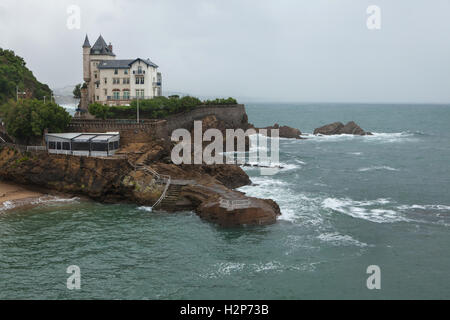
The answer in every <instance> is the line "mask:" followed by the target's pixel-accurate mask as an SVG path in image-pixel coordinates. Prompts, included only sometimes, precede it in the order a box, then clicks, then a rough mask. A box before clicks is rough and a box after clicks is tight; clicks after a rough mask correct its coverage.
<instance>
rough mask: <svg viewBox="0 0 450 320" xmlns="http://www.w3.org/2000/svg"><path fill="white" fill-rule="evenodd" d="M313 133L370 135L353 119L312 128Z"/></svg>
mask: <svg viewBox="0 0 450 320" xmlns="http://www.w3.org/2000/svg"><path fill="white" fill-rule="evenodd" d="M314 134H322V135H335V134H353V135H358V136H365V135H372V133H370V132H366V131H364V130H363V129H362V128H361V127H360V126H358V125H357V124H356V123H355V122H354V121H350V122H349V123H347V124H346V125H344V124H343V123H342V122H334V123H331V124H327V125H325V126H323V127H320V128H317V129H315V130H314Z"/></svg>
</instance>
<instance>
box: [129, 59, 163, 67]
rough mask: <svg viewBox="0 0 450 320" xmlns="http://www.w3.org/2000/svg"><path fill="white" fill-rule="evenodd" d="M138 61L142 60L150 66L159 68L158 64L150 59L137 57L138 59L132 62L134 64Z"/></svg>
mask: <svg viewBox="0 0 450 320" xmlns="http://www.w3.org/2000/svg"><path fill="white" fill-rule="evenodd" d="M136 61H142V62H144V63H145V64H146V65H148V66H150V67H154V68H158V66H157V65H156V64H154V63H153V62H151V61H150V59H141V58H137V59H135V60H133V62H132V63H131V64H134V63H135V62H136Z"/></svg>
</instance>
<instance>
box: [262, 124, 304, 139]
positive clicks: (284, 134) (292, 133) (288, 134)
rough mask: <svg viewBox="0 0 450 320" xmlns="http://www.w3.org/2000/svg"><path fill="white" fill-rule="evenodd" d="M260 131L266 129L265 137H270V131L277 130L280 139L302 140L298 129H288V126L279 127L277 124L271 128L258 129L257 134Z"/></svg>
mask: <svg viewBox="0 0 450 320" xmlns="http://www.w3.org/2000/svg"><path fill="white" fill-rule="evenodd" d="M261 129H266V130H267V135H268V136H269V137H270V136H271V130H273V129H278V130H279V137H280V138H288V139H304V138H302V137H301V135H302V132H301V131H300V130H299V129H296V128H292V127H288V126H280V125H279V124H278V123H275V124H274V125H273V126H270V127H265V128H259V129H258V132H260V131H261Z"/></svg>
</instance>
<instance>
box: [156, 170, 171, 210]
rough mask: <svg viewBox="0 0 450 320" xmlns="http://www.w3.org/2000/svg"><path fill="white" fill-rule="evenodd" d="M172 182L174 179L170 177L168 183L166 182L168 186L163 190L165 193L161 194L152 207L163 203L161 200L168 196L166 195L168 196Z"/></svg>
mask: <svg viewBox="0 0 450 320" xmlns="http://www.w3.org/2000/svg"><path fill="white" fill-rule="evenodd" d="M171 182H172V179H171V178H170V177H169V178H168V179H167V183H166V186H165V187H164V191H163V193H162V194H161V197H159V199H158V201H156V202H155V204H154V205H153V206H152V209H153V208H156V207H157V206H159V205H160V204H161V202H162V201H163V200H164V199H165V198H166V196H167V191H168V190H169V187H170V183H171Z"/></svg>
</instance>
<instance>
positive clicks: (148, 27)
mask: <svg viewBox="0 0 450 320" xmlns="http://www.w3.org/2000/svg"><path fill="white" fill-rule="evenodd" d="M72 4H74V5H78V6H79V7H80V8H81V27H80V29H79V30H78V29H74V30H69V29H68V28H67V26H66V24H67V19H68V17H69V14H67V12H66V11H67V7H68V6H69V5H72ZM373 4H374V5H377V6H379V7H380V9H381V29H380V30H369V29H368V28H367V26H366V20H367V18H368V16H369V15H368V14H367V13H366V9H367V7H368V6H369V5H373ZM86 33H87V34H88V35H89V39H90V41H91V45H92V44H93V43H94V42H95V40H96V39H97V38H98V36H99V34H102V35H103V37H104V38H105V40H106V41H107V42H112V44H113V46H114V52H115V54H116V55H117V58H118V59H131V58H137V57H141V58H150V59H151V60H152V61H154V62H155V63H156V64H158V65H159V66H160V71H161V72H162V74H163V88H164V89H165V90H169V91H179V92H186V93H190V94H194V95H202V96H227V97H228V96H234V97H240V98H243V99H245V98H252V99H256V100H260V101H293V102H294V101H295V102H437V103H439V102H444V103H448V102H450V37H449V35H450V0H432V1H426V0H395V1H392V0H371V1H366V0H292V1H289V0H189V1H186V0H145V1H144V0H135V1H132V0H131V1H130V0H126V1H125V0H123V1H122V0H95V1H94V0H89V1H83V0H79V1H77V0H69V1H65V0H62V1H61V0H53V1H52V0H40V1H35V0H1V2H0V47H2V48H9V49H12V50H14V51H15V52H16V53H17V54H18V55H20V56H23V57H24V58H25V60H26V61H27V64H28V67H29V68H30V69H31V70H32V71H33V72H34V74H35V75H36V77H37V78H38V79H39V80H40V81H42V82H44V83H48V84H49V85H50V86H51V87H52V88H60V87H64V86H67V85H73V84H76V83H79V82H81V81H82V49H81V46H82V43H83V40H84V37H85V35H86Z"/></svg>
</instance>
